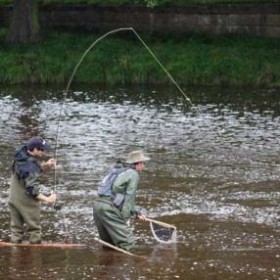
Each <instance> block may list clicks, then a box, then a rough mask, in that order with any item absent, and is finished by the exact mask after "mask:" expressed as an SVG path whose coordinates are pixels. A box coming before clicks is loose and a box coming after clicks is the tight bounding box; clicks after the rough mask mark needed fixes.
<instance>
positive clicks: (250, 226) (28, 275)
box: [0, 86, 280, 280]
mask: <svg viewBox="0 0 280 280" xmlns="http://www.w3.org/2000/svg"><path fill="white" fill-rule="evenodd" d="M186 94H187V96H188V97H189V98H190V99H191V101H192V103H193V106H191V105H190V104H189V103H188V102H187V101H186V100H185V99H184V97H183V96H182V95H181V94H180V93H178V92H177V91H176V90H175V89H174V88H168V87H155V88H141V87H135V88H116V89H108V88H106V89H104V88H101V87H100V88H94V87H90V86H76V87H75V88H74V89H72V90H71V91H70V92H69V93H68V95H67V96H66V97H65V95H64V92H63V89H61V88H53V87H50V88H48V89H40V88H39V89H38V88H7V89H3V88H2V90H1V92H0V110H1V117H0V137H1V143H0V152H1V158H0V159H1V160H0V190H1V196H0V206H1V212H0V221H1V223H0V224H1V235H0V239H1V240H4V241H7V240H9V234H10V233H9V213H8V209H7V196H8V188H9V186H8V179H9V176H10V165H11V158H12V154H13V152H14V150H15V148H16V147H17V146H18V145H21V144H22V143H24V142H25V141H26V140H27V139H28V138H29V137H31V136H33V135H43V136H44V137H46V138H47V139H49V140H50V142H51V143H52V144H53V149H52V150H51V151H50V153H49V156H50V157H54V156H55V157H57V163H58V167H57V170H56V172H55V173H54V172H49V173H48V174H46V175H45V176H44V177H43V180H44V182H45V184H46V187H47V188H48V187H51V186H54V185H55V186H56V190H57V193H58V194H59V198H60V199H59V200H60V203H61V204H62V209H61V210H60V211H55V210H54V209H53V208H52V207H50V206H46V205H44V206H43V210H44V211H43V215H42V216H43V217H42V227H43V238H44V240H45V241H47V242H67V243H82V244H85V245H87V247H86V248H83V249H81V248H80V249H78V248H68V249H61V248H31V247H0V251H1V254H0V264H1V265H0V279H22V280H27V279H149V280H150V279H188V280H201V279H207V280H210V279H213V280H225V279H244V280H248V279H250V280H251V279H252V280H258V279H262V280H264V279H267V280H271V279H280V266H279V264H280V206H279V202H280V187H279V181H280V169H279V166H280V165H279V164H280V159H279V139H280V126H279V123H280V122H279V121H280V92H279V91H274V90H250V89H247V90H244V89H243V90H240V89H213V88H195V89H188V90H187V91H186ZM56 139H57V142H56ZM133 149H141V150H143V151H144V152H145V153H146V154H147V155H149V156H150V157H151V161H150V162H148V163H147V164H146V166H145V169H144V170H143V171H142V173H141V182H140V186H139V193H138V197H137V204H138V205H139V206H141V207H142V208H143V211H144V213H145V214H146V215H147V216H149V217H150V218H154V219H157V220H160V221H163V222H166V223H170V224H173V225H175V226H176V227H177V235H178V236H177V243H176V244H160V243H158V242H157V241H156V240H155V239H154V237H153V236H152V234H151V230H150V227H149V224H148V223H146V222H140V221H132V227H133V230H134V233H135V234H136V235H137V237H139V242H138V243H139V244H138V249H137V251H136V254H138V255H141V256H145V257H144V258H136V257H131V256H127V255H125V254H122V253H120V252H116V251H112V250H104V248H102V246H101V245H100V244H99V243H98V242H96V241H95V240H94V235H95V234H96V233H97V230H96V227H95V224H94V221H93V218H92V207H91V205H92V200H93V199H94V197H95V196H96V185H97V183H98V182H99V181H100V180H101V178H102V176H103V175H104V173H105V172H106V170H107V169H108V168H109V167H110V166H112V165H113V164H114V162H115V161H116V160H117V159H118V158H124V157H125V156H126V154H127V153H128V152H129V151H131V150H133Z"/></svg>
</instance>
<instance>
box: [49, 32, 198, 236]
mask: <svg viewBox="0 0 280 280" xmlns="http://www.w3.org/2000/svg"><path fill="white" fill-rule="evenodd" d="M121 31H132V32H133V33H134V34H135V36H136V38H137V39H138V40H139V41H140V42H141V43H142V45H143V46H144V47H145V48H146V50H148V52H149V53H150V55H151V56H152V57H153V58H154V60H155V61H156V62H157V64H158V65H159V66H160V68H161V69H162V70H163V71H164V72H165V73H166V75H167V76H168V78H169V79H170V80H171V81H172V82H173V84H174V85H175V86H176V87H177V89H178V90H179V92H180V93H181V94H182V95H183V96H184V98H185V100H186V101H187V102H189V104H190V105H191V107H193V108H195V107H194V105H193V103H192V102H191V100H190V98H188V96H187V95H186V93H185V92H184V91H183V90H182V88H181V87H180V86H179V85H178V83H177V82H176V81H175V80H174V78H173V77H172V76H171V74H170V73H169V72H168V70H167V69H166V68H165V67H164V66H163V64H162V63H161V62H160V61H159V59H158V58H157V57H156V55H155V54H154V53H153V52H152V50H151V49H150V48H149V47H148V45H147V44H146V43H145V42H144V40H143V39H142V38H141V37H140V36H139V34H138V33H137V32H136V31H135V30H134V29H133V28H132V27H124V28H118V29H114V30H111V31H109V32H107V33H105V34H104V35H102V36H101V37H99V38H98V39H96V40H95V41H94V42H93V43H92V44H91V45H90V46H89V47H88V48H87V49H86V50H85V52H84V53H83V55H82V56H81V58H80V60H79V61H78V63H77V64H76V66H75V68H74V70H73V72H72V75H71V76H70V79H69V81H68V83H67V86H66V89H65V93H64V97H63V100H62V104H61V106H60V111H59V116H58V123H57V130H56V138H55V155H54V159H55V160H57V154H58V149H57V147H58V138H59V129H60V123H61V116H62V111H63V107H64V104H65V100H66V98H67V95H68V92H69V89H70V85H71V83H72V81H73V79H74V76H75V75H76V72H77V70H78V68H79V66H80V65H81V63H82V61H83V60H84V58H85V57H86V55H87V54H88V53H89V52H90V50H91V49H92V48H93V47H94V46H95V45H96V44H97V43H98V42H100V41H101V40H103V39H104V38H106V37H107V36H109V35H111V34H114V33H117V32H121ZM56 189H57V170H56V166H55V168H54V186H53V187H52V191H53V193H56ZM54 208H55V205H54ZM63 220H64V227H65V230H66V231H67V232H68V233H69V230H68V227H67V225H66V224H65V215H63Z"/></svg>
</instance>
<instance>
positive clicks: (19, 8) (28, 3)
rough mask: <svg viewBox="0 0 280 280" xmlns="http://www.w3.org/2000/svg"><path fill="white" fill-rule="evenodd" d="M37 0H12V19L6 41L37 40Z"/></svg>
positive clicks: (22, 41) (25, 41)
mask: <svg viewBox="0 0 280 280" xmlns="http://www.w3.org/2000/svg"><path fill="white" fill-rule="evenodd" d="M39 29H40V27H39V19H38V3H37V0H14V8H13V13H12V19H11V22H10V27H9V31H8V35H7V38H6V41H7V42H8V43H12V44H14V43H30V42H36V41H38V40H39V37H40V36H39Z"/></svg>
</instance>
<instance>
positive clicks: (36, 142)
mask: <svg viewBox="0 0 280 280" xmlns="http://www.w3.org/2000/svg"><path fill="white" fill-rule="evenodd" d="M35 148H37V149H40V150H43V151H44V150H48V149H50V144H49V143H47V141H46V140H45V139H43V138H42V137H32V138H31V139H30V140H29V141H28V143H27V149H28V150H30V151H32V150H33V149H35Z"/></svg>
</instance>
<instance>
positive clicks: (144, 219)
mask: <svg viewBox="0 0 280 280" xmlns="http://www.w3.org/2000/svg"><path fill="white" fill-rule="evenodd" d="M137 219H139V220H141V221H146V216H145V215H138V216H137Z"/></svg>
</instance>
